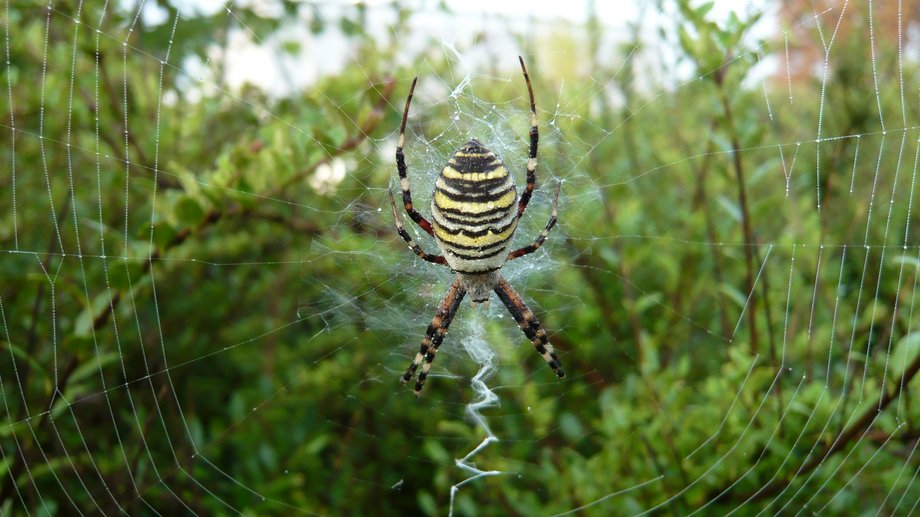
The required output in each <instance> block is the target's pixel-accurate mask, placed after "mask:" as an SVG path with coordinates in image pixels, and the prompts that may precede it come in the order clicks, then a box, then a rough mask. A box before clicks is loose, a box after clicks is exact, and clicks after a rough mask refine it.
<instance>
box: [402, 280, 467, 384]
mask: <svg viewBox="0 0 920 517" xmlns="http://www.w3.org/2000/svg"><path fill="white" fill-rule="evenodd" d="M464 296H466V289H464V288H463V287H461V285H460V277H459V276H458V277H457V278H456V279H455V280H454V282H453V283H452V284H450V289H448V290H447V295H445V296H444V299H443V300H441V303H440V304H439V305H438V312H437V313H436V314H435V315H434V319H432V320H431V323H430V324H429V325H428V330H427V331H426V332H425V337H424V339H422V345H421V347H420V348H419V351H418V353H417V354H415V359H414V360H413V361H412V364H411V365H410V366H409V369H408V370H406V373H405V374H403V376H402V382H403V383H404V384H405V383H407V382H409V381H410V380H411V379H412V376H413V375H415V371H416V370H418V367H419V365H420V364H422V360H424V361H425V364H424V365H422V371H421V372H419V374H418V382H416V383H415V396H416V397H418V396H419V394H420V393H421V392H422V387H424V386H425V378H427V377H428V370H429V369H431V363H432V362H433V361H434V356H435V354H437V353H438V347H440V346H441V343H442V342H443V341H444V336H445V335H447V327H449V326H450V322H451V320H453V319H454V314H456V313H457V309H458V308H459V307H460V302H462V301H463V297H464Z"/></svg>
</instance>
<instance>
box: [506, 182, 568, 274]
mask: <svg viewBox="0 0 920 517" xmlns="http://www.w3.org/2000/svg"><path fill="white" fill-rule="evenodd" d="M561 188H562V184H561V183H560V184H559V185H557V186H556V195H555V196H553V213H552V215H550V217H549V222H548V223H546V226H544V227H543V231H542V232H540V235H539V236H538V237H537V240H535V241H533V244H531V245H530V246H524V247H523V248H520V249H516V250H514V251H512V252H511V253H509V254H508V260H514V259H516V258H521V257H523V256H524V255H529V254H531V253H533V252H535V251H537V250H538V249H540V246H542V245H543V242H544V241H546V238H547V237H548V236H549V232H550V230H552V229H553V227H554V226H556V216H557V215H558V211H557V208H558V206H559V190H560V189H561Z"/></svg>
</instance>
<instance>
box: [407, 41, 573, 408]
mask: <svg viewBox="0 0 920 517" xmlns="http://www.w3.org/2000/svg"><path fill="white" fill-rule="evenodd" d="M519 60H520V62H521V70H522V71H523V72H524V81H525V82H526V83H527V93H528V94H529V95H530V158H529V159H528V160H527V186H526V187H525V188H524V193H523V194H522V195H521V197H520V199H518V195H517V187H515V185H514V180H513V179H512V178H511V174H510V173H509V172H508V169H506V168H505V166H504V164H503V163H502V160H501V158H499V157H498V156H496V154H495V153H493V152H492V151H490V150H488V149H487V148H486V147H485V146H484V145H482V143H480V142H479V141H478V140H476V139H472V140H470V141H469V142H467V143H466V144H465V145H464V146H463V147H461V148H460V149H459V150H457V152H455V153H454V154H453V156H451V158H450V160H448V162H447V165H446V166H445V167H444V170H442V171H441V174H440V175H439V176H438V179H437V182H436V183H435V189H434V195H433V196H432V201H431V213H432V215H433V216H434V217H433V221H432V222H429V221H428V220H427V219H425V217H424V216H422V214H420V213H418V212H417V211H416V210H415V208H413V206H412V193H411V191H410V190H409V179H408V178H407V177H406V172H407V169H406V159H405V155H404V154H403V145H404V144H405V141H406V118H407V117H408V116H409V104H410V103H411V102H412V94H413V92H414V91H415V83H416V82H417V81H418V77H416V78H415V79H413V80H412V86H411V87H410V88H409V97H408V98H407V99H406V108H405V110H404V111H403V117H402V124H401V125H400V126H399V142H398V144H397V146H396V169H397V170H398V172H399V182H400V186H401V187H402V197H403V205H404V206H405V209H406V213H407V214H408V215H409V217H410V218H411V219H412V220H413V221H415V223H416V224H418V225H419V227H421V228H422V229H423V230H425V232H427V233H428V234H429V235H431V236H432V237H434V239H435V241H437V243H438V246H439V247H440V248H441V251H442V252H443V255H431V254H428V253H426V252H425V251H423V250H422V248H421V247H420V246H419V245H418V243H416V242H415V240H413V239H412V237H411V236H410V235H409V233H408V232H406V229H405V228H403V225H402V221H401V219H400V218H399V214H397V212H396V202H395V201H394V199H393V192H392V191H391V192H390V206H391V207H392V209H393V217H394V218H395V220H396V231H398V232H399V235H400V236H401V237H402V238H403V239H404V240H405V241H406V243H407V244H408V245H409V247H410V248H411V249H412V251H414V252H415V254H416V255H418V256H419V257H421V258H422V259H424V260H427V261H428V262H433V263H435V264H440V265H443V266H448V267H450V269H451V270H452V271H454V272H455V273H457V276H456V278H455V279H454V282H453V283H452V284H451V285H450V289H448V290H447V295H446V296H445V297H444V299H443V300H442V301H441V304H440V305H438V312H437V314H435V316H434V319H433V320H432V321H431V324H430V325H428V330H427V332H426V333H425V338H424V339H422V345H421V348H419V351H418V353H417V354H416V355H415V359H414V360H413V361H412V365H411V366H409V369H408V370H407V371H406V373H405V374H404V375H403V376H402V381H403V383H406V382H409V381H410V380H411V379H412V377H413V376H414V375H415V372H416V370H418V368H419V365H421V367H422V371H421V372H419V374H418V382H416V383H415V395H416V396H418V395H419V394H420V393H421V391H422V387H423V386H424V385H425V378H426V377H428V370H429V369H430V368H431V363H432V361H434V356H435V354H436V353H437V352H438V347H440V346H441V342H442V341H443V340H444V336H445V335H446V334H447V327H448V326H449V325H450V322H451V320H453V318H454V314H456V312H457V309H458V308H459V307H460V302H461V301H463V297H464V296H466V295H467V294H469V295H470V298H471V300H472V303H473V305H474V306H475V305H476V304H477V303H488V300H489V296H490V295H491V291H493V290H494V291H495V294H497V295H498V298H499V299H500V300H501V301H502V303H504V304H505V306H506V307H507V308H508V310H509V311H510V312H511V316H513V317H514V319H515V321H517V323H518V325H520V327H521V330H523V331H524V334H526V335H527V337H528V338H529V339H530V340H531V341H532V342H533V344H534V347H535V348H536V350H537V352H538V353H539V354H540V355H541V356H543V359H545V360H546V362H547V364H549V367H550V368H552V369H553V372H554V373H555V374H556V376H557V377H560V378H561V377H563V376H565V372H563V371H562V364H561V363H560V362H559V358H558V357H557V356H556V353H555V352H554V351H553V346H552V345H551V344H549V341H548V339H547V337H546V331H545V330H544V329H543V326H542V325H540V322H539V321H538V320H537V318H536V316H534V314H533V312H531V310H530V309H528V308H527V305H525V304H524V301H523V300H521V297H520V295H518V293H517V292H515V290H514V289H513V288H512V287H511V284H509V283H508V281H507V280H505V279H504V278H502V276H501V275H500V274H499V273H498V270H499V269H501V268H502V266H503V265H504V264H505V262H506V261H509V260H514V259H516V258H520V257H523V256H524V255H527V254H529V253H533V252H534V251H536V250H537V249H538V248H539V247H540V246H541V245H542V244H543V241H545V240H546V237H547V235H549V232H550V230H551V229H552V228H553V226H554V225H555V224H556V209H557V205H558V203H559V188H558V187H557V188H556V194H555V196H554V197H553V212H552V216H551V217H550V218H549V222H548V223H546V227H544V228H543V231H542V232H540V236H539V237H537V239H536V240H535V241H534V242H533V244H531V245H529V246H525V247H523V248H521V249H518V250H515V251H512V252H510V253H508V251H507V249H508V245H509V244H510V243H511V237H512V236H513V235H514V230H515V229H516V228H517V225H518V221H519V220H520V218H521V216H522V215H523V214H524V209H526V208H527V203H528V202H529V201H530V197H531V194H533V190H534V188H535V185H536V182H537V178H536V168H537V141H538V140H539V132H538V130H537V112H536V106H535V105H534V98H533V87H531V85H530V77H529V76H528V75H527V68H526V67H525V66H524V59H523V58H519ZM423 361H424V364H422V363H423Z"/></svg>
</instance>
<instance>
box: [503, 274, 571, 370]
mask: <svg viewBox="0 0 920 517" xmlns="http://www.w3.org/2000/svg"><path fill="white" fill-rule="evenodd" d="M495 294H497V295H498V297H499V299H501V301H502V303H504V304H505V307H507V308H508V311H509V312H511V316H512V317H513V318H514V321H516V322H517V323H518V325H520V327H521V330H523V331H524V334H525V335H526V336H527V338H528V339H530V341H531V342H533V346H534V348H535V349H536V350H537V353H539V354H540V355H541V356H542V357H543V359H544V360H545V361H546V364H548V365H549V367H550V368H552V369H553V373H555V374H556V377H559V378H560V379H561V378H563V377H565V372H564V371H563V370H562V362H560V361H559V357H557V356H556V351H555V350H554V349H553V345H551V344H549V339H547V337H546V330H544V329H543V325H541V324H540V322H539V321H538V320H537V317H536V316H534V313H533V311H531V310H530V309H529V308H527V305H526V304H525V303H524V300H522V299H521V296H520V295H519V294H517V292H516V291H515V290H514V288H512V287H511V284H509V283H508V281H507V280H505V279H504V278H503V277H501V276H499V277H498V283H497V284H495Z"/></svg>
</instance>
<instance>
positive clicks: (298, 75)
mask: <svg viewBox="0 0 920 517" xmlns="http://www.w3.org/2000/svg"><path fill="white" fill-rule="evenodd" d="M355 3H356V2H354V1H328V2H318V3H316V4H315V5H317V7H318V9H319V11H320V12H321V13H323V14H324V15H325V16H326V19H327V21H330V22H333V23H330V24H329V25H328V26H329V27H334V26H335V23H334V22H335V21H336V20H337V19H338V18H339V17H340V15H341V14H345V13H348V12H352V9H353V6H354V5H355ZM364 4H366V5H368V7H369V8H368V10H367V22H368V32H369V33H370V34H371V35H372V36H373V37H374V38H377V39H381V40H382V39H385V38H389V37H390V36H391V34H390V31H391V26H392V23H393V22H394V21H395V20H394V11H393V8H392V4H391V0H369V1H365V2H364ZM445 4H446V5H447V7H448V9H450V10H451V11H452V12H453V14H446V13H444V12H443V11H442V10H441V9H439V8H438V7H437V2H425V3H422V4H421V5H422V6H423V7H417V8H415V9H414V15H413V17H412V18H411V21H410V24H411V27H412V31H411V33H410V34H406V35H400V39H401V44H402V45H403V46H404V47H405V48H406V49H407V50H408V52H406V55H407V56H409V57H411V56H412V55H417V54H418V53H419V52H420V51H422V50H424V49H425V46H427V45H430V40H431V38H432V37H436V38H439V39H440V41H441V45H442V47H443V50H444V52H446V53H455V52H456V53H457V54H458V55H459V56H460V57H461V59H458V60H457V62H458V65H457V66H458V69H457V70H456V71H457V72H458V73H461V74H463V73H469V72H472V71H474V70H477V69H480V68H481V67H483V66H484V65H486V64H489V63H490V62H491V61H492V60H494V55H495V54H496V53H499V54H500V53H504V52H507V53H508V54H511V55H515V54H516V53H518V52H520V50H521V49H520V48H518V46H517V42H516V41H515V40H514V38H513V36H512V35H511V34H509V33H508V31H507V30H506V29H507V28H508V27H509V26H511V27H513V29H514V30H516V31H519V32H520V33H528V32H533V29H534V24H536V28H537V30H536V33H537V34H536V37H537V38H538V39H544V38H546V37H548V36H550V37H551V36H552V33H553V31H554V29H556V24H558V27H559V29H560V30H563V29H564V28H568V29H569V30H570V32H571V35H573V36H575V37H577V36H579V34H578V31H577V28H578V27H579V26H581V25H582V24H584V23H585V21H586V20H587V16H588V10H589V8H590V6H591V5H592V4H593V5H594V9H595V10H596V13H597V16H598V18H599V19H600V21H601V24H602V26H603V27H604V28H605V30H604V33H605V38H606V39H607V41H606V43H608V44H607V45H605V48H608V49H610V51H611V52H613V51H614V50H615V46H616V44H617V43H620V42H625V41H626V40H627V39H628V35H627V33H626V28H627V23H629V22H634V21H636V20H637V19H639V17H640V16H643V15H644V20H645V24H646V25H647V29H645V31H644V32H645V33H646V39H647V41H656V42H658V40H659V39H660V37H659V36H658V35H657V34H656V33H655V31H656V30H657V27H658V26H659V25H660V24H661V23H662V22H666V21H667V19H668V17H669V16H670V13H669V12H665V13H656V12H655V11H654V3H652V2H651V1H643V0H607V1H605V0H596V1H593V2H592V1H591V0H570V1H567V2H560V1H539V0H530V1H527V0H505V1H496V0H445ZM769 4H770V2H768V1H767V0H752V1H750V2H741V1H737V0H736V1H732V0H715V6H714V8H713V10H712V13H711V14H710V16H711V17H713V18H716V19H720V18H724V17H725V16H727V14H728V13H729V12H731V11H736V12H739V13H742V14H743V13H745V12H749V11H759V10H764V9H769ZM177 5H178V7H179V8H180V10H181V12H183V13H186V15H187V16H188V15H191V13H201V14H213V13H217V12H219V11H221V10H223V9H225V8H224V5H225V1H224V0H178V1H177ZM307 5H309V4H307ZM414 5H416V6H417V5H419V4H414ZM242 6H249V7H252V8H253V9H256V10H257V11H261V12H262V13H263V14H264V15H266V16H280V15H281V14H282V12H281V10H280V6H279V4H278V3H277V2H276V1H275V0H237V1H236V2H234V3H233V5H232V6H231V7H230V10H231V11H232V10H233V9H234V8H235V7H237V8H238V7H242ZM305 7H306V5H305ZM665 9H666V10H667V11H670V10H673V9H674V7H673V6H672V5H670V4H669V3H667V2H666V6H665ZM311 13H312V9H309V8H304V9H301V14H302V18H301V19H300V20H293V21H292V23H290V24H289V26H288V27H286V28H284V29H282V30H281V31H279V32H278V33H277V34H276V35H275V36H274V37H272V38H269V39H267V40H263V41H261V44H259V42H258V41H256V38H259V37H260V36H261V35H255V37H254V35H252V34H251V33H250V32H249V31H248V30H247V29H246V28H242V29H237V30H234V31H232V32H231V33H230V34H229V36H228V42H227V50H228V53H229V54H230V55H231V56H232V58H231V59H228V60H227V62H226V66H225V70H224V73H225V76H224V80H225V81H226V82H227V83H229V85H230V86H232V87H238V86H241V85H242V84H244V83H247V82H248V83H253V84H255V85H257V86H259V87H260V88H262V89H263V90H265V91H268V92H271V93H274V94H276V95H285V94H289V93H290V92H291V91H292V90H297V89H301V88H304V87H306V86H308V85H310V84H312V83H313V82H315V81H316V79H317V78H318V77H320V76H322V75H326V74H332V73H336V72H338V71H339V70H341V69H342V68H343V67H344V66H346V65H347V64H349V63H350V60H351V59H352V58H351V55H352V48H351V42H350V41H349V40H348V39H347V38H345V37H344V36H343V35H342V34H340V33H339V32H338V30H337V29H333V30H326V31H324V33H322V34H319V35H314V34H311V33H310V32H309V30H308V23H307V22H308V21H309V20H308V19H306V18H304V16H311V15H312V14H311ZM227 16H232V13H228V14H227ZM765 18H766V20H765V22H763V23H762V24H761V32H763V31H766V34H767V35H768V34H770V33H775V31H776V23H775V21H773V12H772V11H769V10H768V12H767V16H766V17H765ZM144 19H145V20H146V22H147V23H158V22H159V23H163V22H166V19H165V11H163V10H161V9H160V8H159V7H157V6H156V4H155V2H152V1H148V2H147V3H146V4H145V10H144ZM573 28H574V29H575V30H571V29H573ZM528 29H531V30H530V31H528ZM479 33H484V34H487V35H488V36H489V41H488V48H487V49H476V48H472V46H471V45H470V43H471V42H472V38H473V37H474V36H475V35H476V34H479ZM284 42H297V43H298V44H300V45H301V52H300V54H299V55H291V54H288V53H284V52H282V51H280V46H281V44H282V43H284ZM540 43H542V42H541V41H538V42H537V44H538V46H537V50H538V51H539V52H540V53H541V54H543V55H542V56H541V59H547V60H549V61H550V63H552V62H559V60H561V61H562V62H565V61H566V60H571V59H572V56H573V55H574V53H575V52H577V51H578V49H577V48H558V49H556V48H552V47H550V48H546V45H545V44H544V45H541V44H540ZM659 43H660V42H659ZM220 50H221V49H218V48H215V49H214V52H215V54H214V56H213V57H217V56H218V55H219V52H220ZM646 52H650V54H651V55H653V56H654V58H655V59H659V60H664V61H669V60H671V59H673V58H672V57H669V56H668V55H666V54H667V53H669V52H671V51H670V49H668V48H664V47H661V46H660V45H658V46H656V47H655V48H653V49H651V50H646ZM554 53H555V54H556V55H554ZM409 57H407V59H409ZM612 57H613V58H616V57H615V56H612ZM639 58H640V59H642V58H643V56H639ZM402 64H412V63H410V62H404V63H402ZM182 67H183V68H184V69H186V70H187V71H190V73H191V74H192V75H199V74H204V73H206V71H205V67H203V66H202V65H201V63H183V64H182ZM191 71H194V72H191Z"/></svg>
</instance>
